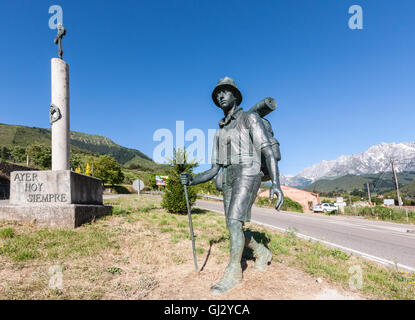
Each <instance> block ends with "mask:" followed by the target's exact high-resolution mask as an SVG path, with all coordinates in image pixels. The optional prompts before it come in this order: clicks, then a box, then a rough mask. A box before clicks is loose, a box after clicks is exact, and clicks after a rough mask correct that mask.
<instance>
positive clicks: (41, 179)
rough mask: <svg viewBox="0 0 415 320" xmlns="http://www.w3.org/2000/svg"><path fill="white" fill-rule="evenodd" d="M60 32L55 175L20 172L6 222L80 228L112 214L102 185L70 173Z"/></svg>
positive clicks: (55, 71) (0, 215)
mask: <svg viewBox="0 0 415 320" xmlns="http://www.w3.org/2000/svg"><path fill="white" fill-rule="evenodd" d="M65 34H66V30H65V28H64V27H63V26H62V25H59V26H58V35H57V36H56V38H55V43H56V44H58V45H59V58H52V60H51V100H52V103H51V105H50V110H49V111H50V124H51V125H52V170H49V171H14V172H12V173H11V175H10V204H8V205H6V206H1V207H0V219H1V220H8V221H20V222H36V223H38V224H41V225H47V226H59V227H67V228H75V227H77V226H79V225H81V224H82V223H85V222H88V221H91V220H94V219H95V218H97V217H100V216H103V215H106V214H109V213H110V212H111V207H106V206H103V201H102V200H103V197H102V192H103V185H102V181H101V180H100V179H97V178H93V177H90V176H87V175H83V174H79V173H76V172H73V171H71V170H70V118H69V66H68V64H67V63H66V62H65V61H64V60H62V55H63V51H62V37H63V36H64V35H65Z"/></svg>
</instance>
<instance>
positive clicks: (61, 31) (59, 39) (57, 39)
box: [53, 24, 66, 59]
mask: <svg viewBox="0 0 415 320" xmlns="http://www.w3.org/2000/svg"><path fill="white" fill-rule="evenodd" d="M65 34H66V29H65V28H64V27H63V25H61V24H58V35H57V36H56V37H55V39H54V40H53V41H54V42H55V43H56V44H57V45H58V50H59V51H58V54H59V58H60V59H62V56H63V50H62V38H63V36H64V35H65Z"/></svg>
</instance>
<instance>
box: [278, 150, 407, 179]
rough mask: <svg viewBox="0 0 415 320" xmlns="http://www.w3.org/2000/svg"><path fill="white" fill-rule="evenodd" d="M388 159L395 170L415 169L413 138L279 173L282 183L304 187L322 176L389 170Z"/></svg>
mask: <svg viewBox="0 0 415 320" xmlns="http://www.w3.org/2000/svg"><path fill="white" fill-rule="evenodd" d="M391 159H393V161H394V164H395V169H396V171H397V172H406V171H415V142H402V143H393V142H392V143H384V142H383V143H380V144H378V145H375V146H372V147H370V148H369V149H367V150H366V151H364V152H362V153H359V154H354V155H351V156H346V155H342V156H340V157H339V158H337V159H336V160H330V161H326V160H323V161H322V162H320V163H318V164H315V165H313V166H311V167H309V168H305V169H303V170H302V171H301V172H300V173H298V174H297V175H295V176H288V175H286V176H285V175H281V183H282V184H286V185H289V186H296V187H305V186H307V185H310V184H312V183H313V182H315V181H317V180H321V179H325V180H333V179H335V178H338V177H342V176H346V175H356V176H361V175H367V174H378V173H382V172H385V171H386V172H387V171H391V170H392V169H391V161H390V160H391Z"/></svg>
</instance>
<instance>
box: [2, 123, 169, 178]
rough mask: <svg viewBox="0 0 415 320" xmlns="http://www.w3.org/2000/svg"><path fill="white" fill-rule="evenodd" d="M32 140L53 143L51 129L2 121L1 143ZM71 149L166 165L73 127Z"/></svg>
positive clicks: (138, 164) (150, 166) (146, 165)
mask: <svg viewBox="0 0 415 320" xmlns="http://www.w3.org/2000/svg"><path fill="white" fill-rule="evenodd" d="M33 143H37V144H42V145H46V146H50V144H51V131H50V129H42V128H35V127H26V126H17V125H8V124H1V123H0V147H3V146H11V145H13V146H21V147H28V146H29V145H31V144H33ZM71 149H72V151H73V152H75V153H86V154H98V155H104V154H106V155H109V156H111V157H114V158H115V159H116V160H117V161H118V162H119V163H120V164H122V165H125V164H127V163H129V165H128V167H131V168H133V169H141V170H150V171H153V170H157V169H163V168H164V166H163V165H159V164H157V163H155V162H154V161H153V160H152V159H151V158H150V157H148V156H146V155H145V154H144V153H142V152H140V151H138V150H135V149H129V148H125V147H123V146H120V145H119V144H116V143H115V142H113V141H111V140H110V139H109V138H107V137H103V136H99V135H92V134H86V133H82V132H76V131H71Z"/></svg>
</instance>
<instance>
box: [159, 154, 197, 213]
mask: <svg viewBox="0 0 415 320" xmlns="http://www.w3.org/2000/svg"><path fill="white" fill-rule="evenodd" d="M169 162H170V170H169V173H168V177H169V178H168V180H167V186H166V190H165V193H164V195H163V201H162V202H161V206H162V207H163V208H165V209H166V210H167V211H168V212H170V213H183V214H185V213H187V205H186V198H185V195H184V186H183V185H182V183H181V180H180V174H181V173H182V172H188V173H192V171H193V168H194V167H195V166H196V165H197V164H196V163H193V162H188V161H187V154H186V150H184V151H182V150H180V149H179V150H178V151H177V152H176V151H174V152H173V159H171V160H170V161H169ZM187 194H188V196H189V204H190V206H192V205H193V204H194V203H195V201H196V188H194V187H193V186H192V187H188V188H187Z"/></svg>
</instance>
